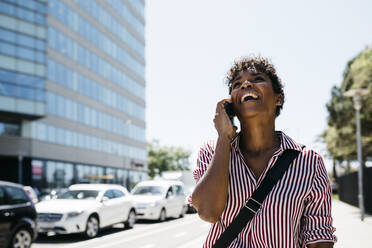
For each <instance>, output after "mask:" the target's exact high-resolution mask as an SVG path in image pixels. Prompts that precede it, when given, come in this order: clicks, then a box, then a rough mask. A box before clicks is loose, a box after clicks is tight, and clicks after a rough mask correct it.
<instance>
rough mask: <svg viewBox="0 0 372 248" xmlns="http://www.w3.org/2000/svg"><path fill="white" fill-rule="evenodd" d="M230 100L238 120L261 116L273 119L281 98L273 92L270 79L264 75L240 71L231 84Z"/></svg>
mask: <svg viewBox="0 0 372 248" xmlns="http://www.w3.org/2000/svg"><path fill="white" fill-rule="evenodd" d="M231 99H232V102H233V106H234V111H235V113H236V115H237V117H238V118H239V120H242V119H245V118H251V117H254V116H261V117H264V118H273V119H275V111H276V107H277V106H278V105H281V103H282V99H283V96H282V95H281V94H277V93H275V92H274V89H273V86H272V82H271V80H270V78H269V77H268V76H267V75H266V74H264V73H257V74H256V73H251V72H249V71H241V72H240V73H239V74H238V75H237V77H236V78H234V79H233V80H232V84H231Z"/></svg>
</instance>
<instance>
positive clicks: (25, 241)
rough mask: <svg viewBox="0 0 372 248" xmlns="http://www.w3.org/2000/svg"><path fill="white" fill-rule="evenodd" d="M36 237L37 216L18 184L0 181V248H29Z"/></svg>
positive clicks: (32, 205)
mask: <svg viewBox="0 0 372 248" xmlns="http://www.w3.org/2000/svg"><path fill="white" fill-rule="evenodd" d="M36 237H37V214H36V210H35V207H34V204H33V203H32V200H31V199H30V198H29V197H28V195H27V194H26V192H25V191H24V189H23V186H22V185H20V184H15V183H10V182H5V181H0V247H1V248H8V247H11V248H15V247H31V244H32V242H33V241H34V240H35V239H36Z"/></svg>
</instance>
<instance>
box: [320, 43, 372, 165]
mask: <svg viewBox="0 0 372 248" xmlns="http://www.w3.org/2000/svg"><path fill="white" fill-rule="evenodd" d="M356 88H365V89H369V90H370V92H371V94H369V95H368V96H367V97H365V98H364V99H363V107H362V109H361V113H360V118H361V125H362V132H361V133H362V148H363V161H366V160H372V48H366V49H365V50H363V51H362V52H361V53H360V54H358V55H357V56H356V57H355V58H353V59H352V60H350V61H349V62H348V63H347V65H346V68H345V72H344V79H343V82H342V83H341V86H340V87H337V86H334V87H333V88H332V91H331V100H330V102H329V103H328V104H327V110H328V114H329V115H328V128H327V129H326V130H325V131H324V133H323V134H322V137H323V139H324V142H325V143H326V144H327V150H328V152H329V153H330V155H331V156H332V158H333V159H334V160H335V161H338V162H342V161H351V160H356V159H357V158H356V156H357V153H356V150H357V147H356V122H355V110H354V107H353V102H352V99H351V98H346V97H344V96H343V93H345V92H346V91H348V90H350V89H356Z"/></svg>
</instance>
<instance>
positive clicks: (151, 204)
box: [132, 180, 187, 221]
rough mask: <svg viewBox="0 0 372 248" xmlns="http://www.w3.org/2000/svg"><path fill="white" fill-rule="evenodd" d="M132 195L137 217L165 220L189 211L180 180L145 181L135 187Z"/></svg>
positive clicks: (181, 215)
mask: <svg viewBox="0 0 372 248" xmlns="http://www.w3.org/2000/svg"><path fill="white" fill-rule="evenodd" d="M132 195H133V201H134V203H135V206H136V211H137V219H150V220H159V221H164V220H165V219H166V218H168V217H175V218H177V217H183V216H184V215H185V213H186V211H187V205H186V203H185V198H186V197H185V193H184V186H183V183H182V182H180V181H165V180H152V181H143V182H140V183H138V184H137V185H136V186H135V187H134V188H133V190H132Z"/></svg>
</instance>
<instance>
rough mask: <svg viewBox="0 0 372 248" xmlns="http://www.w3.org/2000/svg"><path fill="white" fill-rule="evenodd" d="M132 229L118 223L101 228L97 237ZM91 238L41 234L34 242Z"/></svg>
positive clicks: (61, 242)
mask: <svg viewBox="0 0 372 248" xmlns="http://www.w3.org/2000/svg"><path fill="white" fill-rule="evenodd" d="M126 230H130V229H127V228H124V227H123V225H117V226H114V227H111V228H104V229H102V230H100V232H99V234H98V236H97V238H99V237H102V236H105V235H110V234H114V233H118V232H122V231H126ZM86 240H89V239H86V238H84V237H83V236H82V235H81V234H78V233H73V234H58V235H50V236H47V235H40V234H39V236H38V238H37V239H36V240H35V242H34V243H39V244H68V243H78V242H82V241H86Z"/></svg>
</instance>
